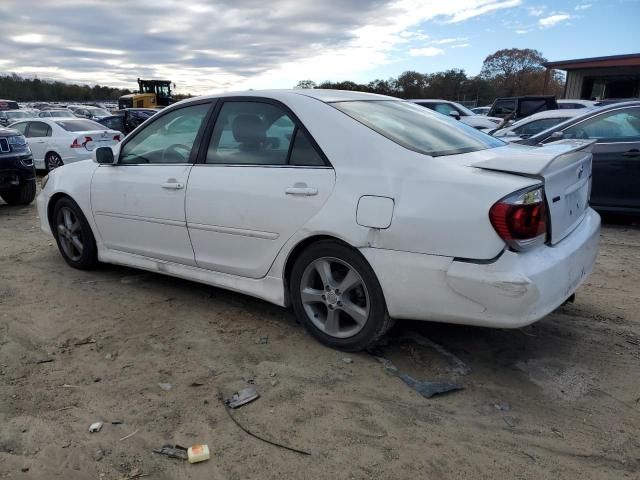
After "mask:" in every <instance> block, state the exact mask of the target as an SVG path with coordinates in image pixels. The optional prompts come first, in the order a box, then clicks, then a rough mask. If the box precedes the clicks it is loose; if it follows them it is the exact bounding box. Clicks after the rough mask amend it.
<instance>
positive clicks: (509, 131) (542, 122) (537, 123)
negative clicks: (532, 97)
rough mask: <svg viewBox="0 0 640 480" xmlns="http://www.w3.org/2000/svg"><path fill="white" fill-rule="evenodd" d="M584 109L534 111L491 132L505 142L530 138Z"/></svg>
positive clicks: (578, 113)
mask: <svg viewBox="0 0 640 480" xmlns="http://www.w3.org/2000/svg"><path fill="white" fill-rule="evenodd" d="M583 113H584V109H578V110H564V109H558V110H547V111H544V112H540V113H534V114H533V115H530V116H528V117H525V118H523V119H522V120H518V121H517V122H515V123H513V124H511V125H509V126H508V127H505V128H500V129H498V130H496V131H495V132H493V133H491V135H493V136H494V137H496V138H500V139H502V140H504V141H505V142H516V141H519V140H523V139H525V138H529V137H531V136H532V135H536V134H537V133H540V132H542V131H543V130H547V129H548V128H551V127H553V126H555V125H558V124H559V123H562V122H564V121H566V120H569V119H570V118H572V117H575V116H577V115H581V114H583Z"/></svg>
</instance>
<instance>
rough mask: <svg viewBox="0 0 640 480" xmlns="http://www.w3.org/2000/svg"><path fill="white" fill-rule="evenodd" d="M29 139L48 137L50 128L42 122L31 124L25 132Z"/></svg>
mask: <svg viewBox="0 0 640 480" xmlns="http://www.w3.org/2000/svg"><path fill="white" fill-rule="evenodd" d="M27 136H28V137H29V138H38V137H50V136H51V127H50V126H49V125H47V124H46V123H43V122H31V123H30V124H29V130H28V131H27Z"/></svg>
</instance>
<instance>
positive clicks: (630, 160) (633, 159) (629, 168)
mask: <svg viewBox="0 0 640 480" xmlns="http://www.w3.org/2000/svg"><path fill="white" fill-rule="evenodd" d="M559 139H569V140H574V139H580V140H592V141H594V140H595V142H596V143H595V145H594V146H593V186H592V189H591V205H592V206H593V208H595V209H596V210H599V211H601V212H609V213H617V214H630V215H638V214H640V101H635V102H625V103H617V104H612V105H609V106H605V107H601V108H596V109H593V110H589V111H586V112H585V113H583V114H582V115H580V116H577V117H573V118H572V119H571V120H568V121H566V122H564V123H561V124H559V125H556V126H555V127H552V128H550V129H548V130H545V131H543V132H541V133H539V134H537V135H534V136H532V137H531V138H529V139H527V140H523V141H522V142H521V143H523V144H525V145H539V144H543V145H544V144H547V143H550V142H555V141H557V140H559Z"/></svg>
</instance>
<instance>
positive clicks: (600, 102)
mask: <svg viewBox="0 0 640 480" xmlns="http://www.w3.org/2000/svg"><path fill="white" fill-rule="evenodd" d="M638 100H640V99H638V98H606V99H603V100H598V101H597V102H596V103H595V106H596V107H604V106H607V105H613V104H614V103H622V102H637V101H638Z"/></svg>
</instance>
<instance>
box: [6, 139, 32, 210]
mask: <svg viewBox="0 0 640 480" xmlns="http://www.w3.org/2000/svg"><path fill="white" fill-rule="evenodd" d="M0 197H2V199H3V200H4V201H5V202H7V203H8V204H9V205H28V204H30V203H31V202H33V199H34V198H35V197H36V170H35V168H34V166H33V157H32V156H31V151H30V150H29V146H28V145H27V141H26V139H25V138H24V136H23V135H21V134H20V132H18V131H16V130H12V129H8V128H2V127H0Z"/></svg>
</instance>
